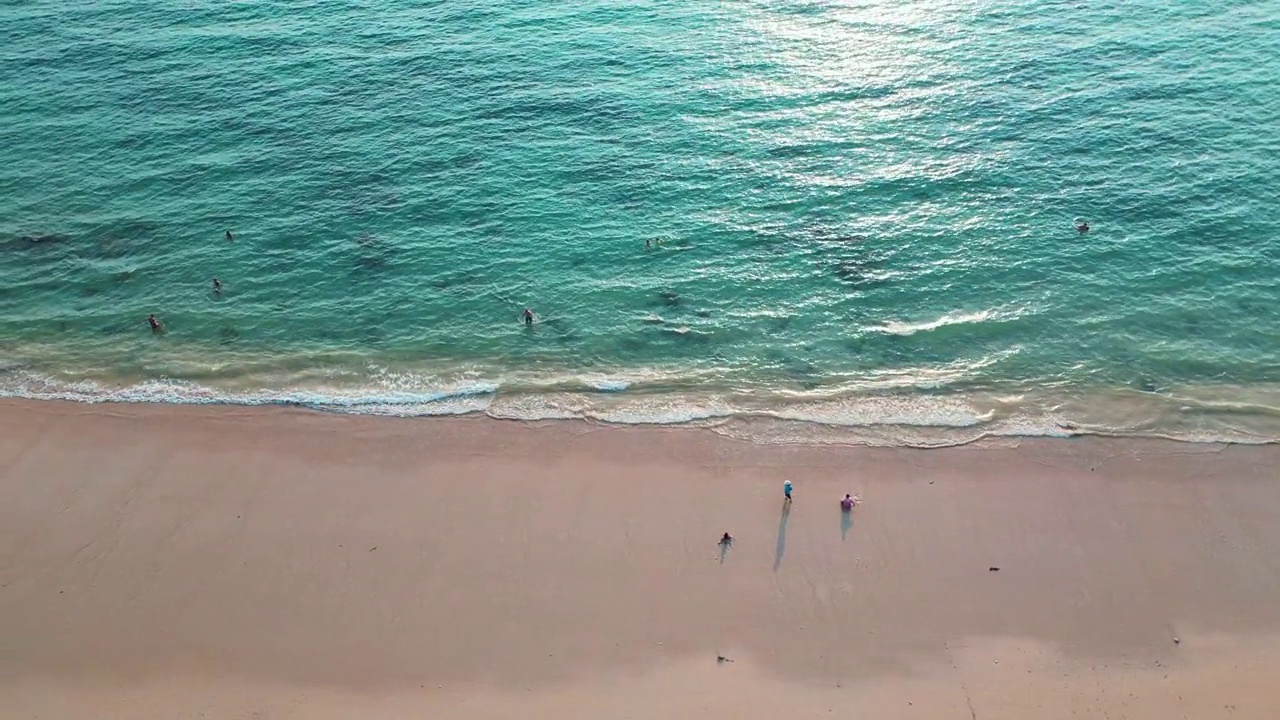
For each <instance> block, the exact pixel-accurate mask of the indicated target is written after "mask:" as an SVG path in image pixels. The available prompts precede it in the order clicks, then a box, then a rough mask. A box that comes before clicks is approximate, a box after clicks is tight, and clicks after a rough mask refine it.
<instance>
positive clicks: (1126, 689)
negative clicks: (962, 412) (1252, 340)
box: [0, 402, 1280, 720]
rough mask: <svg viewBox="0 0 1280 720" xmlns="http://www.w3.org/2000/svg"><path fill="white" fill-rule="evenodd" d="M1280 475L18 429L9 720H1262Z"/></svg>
mask: <svg viewBox="0 0 1280 720" xmlns="http://www.w3.org/2000/svg"><path fill="white" fill-rule="evenodd" d="M1277 460H1280V447H1274V446H1268V447H1221V446H1209V445H1191V444H1175V443H1162V442H1132V441H1118V440H1116V441H1109V440H1101V439H1089V440H1069V441H1068V440H1024V441H1022V442H1021V443H1020V444H1018V446H1017V447H1001V448H973V447H970V448H955V449H947V450H929V451H911V450H887V449H883V450H881V449H869V448H841V447H778V446H773V447H768V446H751V445H747V444H742V443H738V442H735V441H730V440H726V439H723V438H720V437H718V436H716V435H714V434H712V433H710V432H707V431H701V430H688V429H685V430H679V429H659V428H648V429H636V428H628V429H622V428H608V427H596V426H591V425H588V424H585V423H547V424H543V425H526V424H516V423H503V422H498V421H493V420H488V419H480V418H450V419H411V420H395V419H387V418H367V417H364V418H361V417H339V416H330V415H321V414H317V413H311V412H307V411H302V410H285V409H245V408H231V407H210V408H191V407H185V408H184V407H161V406H155V407H152V406H121V405H110V406H107V405H103V406H85V405H74V404H60V403H27V402H3V403H0V491H2V492H3V496H4V498H5V502H4V503H3V505H0V715H2V716H3V717H5V718H9V717H13V718H58V719H63V718H67V719H75V718H93V719H94V720H99V719H104V718H176V717H193V718H195V717H210V718H250V717H261V718H294V717H296V718H355V717H359V718H464V719H465V718H506V717H512V718H514V717H522V718H523V717H531V718H579V717H581V718H658V717H661V718H685V717H700V718H701V717H706V718H720V717H725V718H735V720H744V719H745V720H750V719H753V718H787V719H791V718H811V717H818V718H827V717H874V718H925V719H928V720H936V719H946V718H956V719H957V720H966V719H967V720H973V719H974V718H979V719H981V720H991V719H993V718H1010V719H1015V718H1016V719H1024V718H1068V717H1098V718H1103V717H1107V718H1139V719H1143V720H1147V719H1150V720H1157V719H1159V720H1164V719H1165V718H1180V717H1187V718H1195V719H1197V720H1198V719H1201V718H1266V719H1267V720H1274V718H1277V717H1280V689H1278V685H1277V679H1278V678H1280V482H1278V478H1277V472H1276V470H1275V468H1276V467H1277ZM784 478H789V479H791V480H792V481H794V482H795V486H796V498H795V502H794V503H793V505H792V507H791V508H790V512H789V513H784V511H783V505H782V502H781V500H782V493H781V484H782V480H783V479H784ZM845 492H852V493H855V494H860V495H861V496H862V497H863V499H864V504H863V505H862V506H860V507H859V508H857V509H856V510H855V512H854V514H853V516H852V522H851V523H846V522H845V521H844V519H845V518H844V517H843V516H842V515H841V513H840V511H839V507H838V500H839V498H840V497H841V496H842V495H843V494H844V493H845ZM726 530H728V531H730V532H732V533H733V534H734V536H735V537H736V543H735V545H734V547H733V548H732V550H730V551H729V552H728V554H727V555H726V556H725V557H724V559H723V562H721V559H720V557H719V554H718V548H717V545H716V540H717V538H718V537H719V536H720V534H721V533H722V532H724V531H726ZM992 567H998V568H999V570H998V571H992V570H991V569H990V568H992ZM717 656H722V657H725V658H727V659H728V661H725V662H720V661H718V660H717ZM202 713H203V715H202Z"/></svg>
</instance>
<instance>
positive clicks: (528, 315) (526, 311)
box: [521, 308, 533, 325]
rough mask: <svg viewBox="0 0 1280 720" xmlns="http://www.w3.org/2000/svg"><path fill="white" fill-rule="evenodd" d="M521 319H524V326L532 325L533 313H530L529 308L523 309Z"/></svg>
mask: <svg viewBox="0 0 1280 720" xmlns="http://www.w3.org/2000/svg"><path fill="white" fill-rule="evenodd" d="M521 317H523V318H524V324H525V325H532V324H533V311H532V310H530V309H529V308H525V309H524V313H523V314H522V315H521Z"/></svg>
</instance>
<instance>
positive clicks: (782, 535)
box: [773, 500, 791, 572]
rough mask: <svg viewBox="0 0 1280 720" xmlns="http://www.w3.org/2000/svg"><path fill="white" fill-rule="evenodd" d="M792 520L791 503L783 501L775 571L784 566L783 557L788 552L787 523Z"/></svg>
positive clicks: (774, 563) (774, 561)
mask: <svg viewBox="0 0 1280 720" xmlns="http://www.w3.org/2000/svg"><path fill="white" fill-rule="evenodd" d="M790 518H791V503H790V502H789V501H785V500H784V501H783V503H782V517H781V518H779V519H778V547H777V548H776V549H775V550H774V555H773V571H774V572H778V568H779V567H781V566H782V555H783V553H785V552H786V551H787V521H788V520H789V519H790Z"/></svg>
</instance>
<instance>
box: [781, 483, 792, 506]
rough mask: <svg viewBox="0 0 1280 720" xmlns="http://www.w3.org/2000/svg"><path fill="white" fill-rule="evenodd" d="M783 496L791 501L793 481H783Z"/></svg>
mask: <svg viewBox="0 0 1280 720" xmlns="http://www.w3.org/2000/svg"><path fill="white" fill-rule="evenodd" d="M782 496H783V497H784V498H786V501H787V502H791V481H790V480H788V481H786V482H784V483H782Z"/></svg>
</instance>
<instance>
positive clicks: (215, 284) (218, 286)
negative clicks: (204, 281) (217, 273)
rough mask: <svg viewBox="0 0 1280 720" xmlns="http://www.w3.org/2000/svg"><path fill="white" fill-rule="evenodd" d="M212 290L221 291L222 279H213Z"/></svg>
mask: <svg viewBox="0 0 1280 720" xmlns="http://www.w3.org/2000/svg"><path fill="white" fill-rule="evenodd" d="M213 291H214V292H216V293H219V292H222V281H221V280H219V279H218V278H214V279H213Z"/></svg>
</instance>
